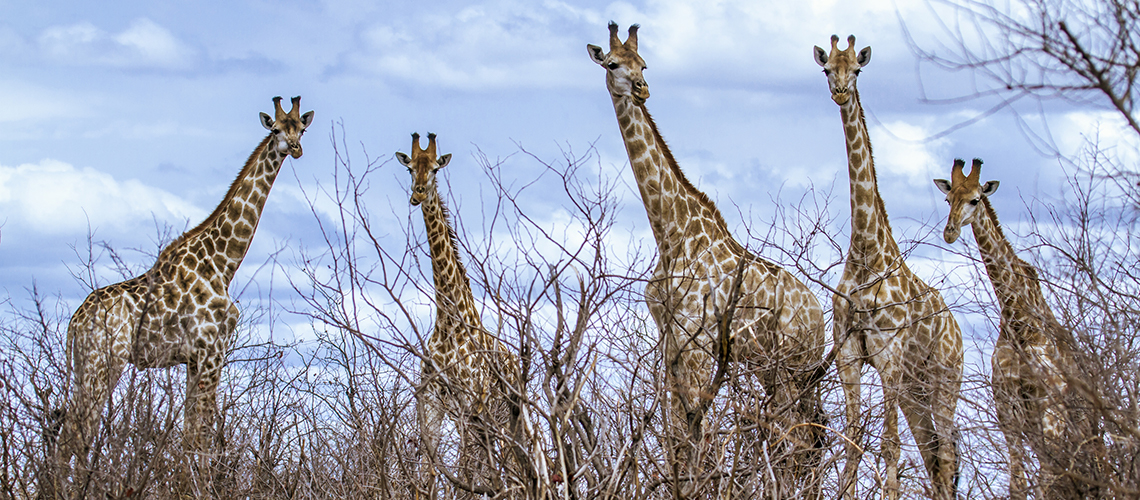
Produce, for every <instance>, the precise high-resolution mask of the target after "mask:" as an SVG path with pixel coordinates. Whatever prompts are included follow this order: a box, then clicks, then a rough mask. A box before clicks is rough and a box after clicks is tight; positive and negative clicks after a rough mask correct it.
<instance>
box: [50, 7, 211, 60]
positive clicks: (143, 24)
mask: <svg viewBox="0 0 1140 500" xmlns="http://www.w3.org/2000/svg"><path fill="white" fill-rule="evenodd" d="M36 44H37V45H38V47H39V49H40V52H41V53H42V54H43V55H44V56H45V57H47V58H49V59H53V60H55V61H57V62H62V63H66V64H74V65H79V66H108V67H113V68H129V69H160V70H175V71H177V70H187V69H191V68H192V67H193V66H194V65H195V63H196V62H197V59H198V54H197V52H196V51H195V50H194V49H193V48H191V47H189V46H188V45H186V44H185V43H183V42H181V41H179V40H178V39H177V38H176V37H175V36H174V35H173V34H172V33H171V32H170V31H169V30H167V29H166V28H164V27H162V26H160V25H158V24H157V23H155V22H154V21H151V20H150V19H146V18H139V19H136V20H134V21H132V22H131V24H130V26H128V27H127V28H126V29H125V30H123V31H122V32H119V33H108V32H106V31H104V30H102V29H100V28H98V27H97V26H95V25H94V24H91V23H89V22H81V23H76V24H71V25H65V26H52V27H49V28H47V29H45V30H44V31H43V32H42V33H41V34H40V36H39V37H38V39H37V40H36Z"/></svg>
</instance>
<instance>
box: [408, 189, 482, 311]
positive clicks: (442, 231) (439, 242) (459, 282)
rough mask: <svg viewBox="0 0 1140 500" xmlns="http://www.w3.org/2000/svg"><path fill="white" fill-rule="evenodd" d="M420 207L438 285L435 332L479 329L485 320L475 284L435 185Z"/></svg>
mask: <svg viewBox="0 0 1140 500" xmlns="http://www.w3.org/2000/svg"><path fill="white" fill-rule="evenodd" d="M420 207H421V210H423V213H424V227H425V228H426V229H427V237H428V245H429V247H430V249H431V270H432V276H433V277H434V278H433V280H434V282H435V303H436V327H435V329H436V331H437V332H438V331H447V332H450V333H452V334H454V332H461V331H465V330H466V329H464V328H458V327H460V326H462V325H463V324H466V325H467V326H468V327H472V326H474V327H476V328H477V327H479V325H480V324H481V321H480V319H479V316H478V314H476V312H475V311H476V309H475V297H474V295H473V294H472V293H471V283H470V282H469V280H468V279H467V270H466V269H464V267H463V261H462V260H460V258H459V248H458V245H457V244H456V240H455V232H454V231H452V229H451V223H450V221H449V220H448V212H447V207H446V206H444V205H443V201H442V200H440V198H439V192H438V191H437V190H436V188H435V186H432V187H431V188H430V189H428V196H427V198H426V199H425V200H424V201H423V203H421V204H420Z"/></svg>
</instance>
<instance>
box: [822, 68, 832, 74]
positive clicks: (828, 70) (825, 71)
mask: <svg viewBox="0 0 1140 500" xmlns="http://www.w3.org/2000/svg"><path fill="white" fill-rule="evenodd" d="M823 74H825V75H827V76H831V70H830V69H827V68H823Z"/></svg>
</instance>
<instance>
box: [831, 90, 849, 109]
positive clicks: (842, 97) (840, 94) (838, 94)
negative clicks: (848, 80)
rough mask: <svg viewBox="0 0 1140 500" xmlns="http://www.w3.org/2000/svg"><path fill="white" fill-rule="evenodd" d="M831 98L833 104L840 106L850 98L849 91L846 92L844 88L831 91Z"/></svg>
mask: <svg viewBox="0 0 1140 500" xmlns="http://www.w3.org/2000/svg"><path fill="white" fill-rule="evenodd" d="M831 100H833V101H835V104H838V105H840V106H842V105H844V104H847V101H849V100H851V93H850V92H847V90H846V89H844V90H837V91H835V92H832V93H831Z"/></svg>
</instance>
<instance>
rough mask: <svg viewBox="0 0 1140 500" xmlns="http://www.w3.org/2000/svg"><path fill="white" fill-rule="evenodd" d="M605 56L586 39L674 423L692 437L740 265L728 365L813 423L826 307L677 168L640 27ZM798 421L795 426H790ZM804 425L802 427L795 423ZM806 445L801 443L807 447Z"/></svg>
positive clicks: (818, 415)
mask: <svg viewBox="0 0 1140 500" xmlns="http://www.w3.org/2000/svg"><path fill="white" fill-rule="evenodd" d="M609 30H610V52H609V53H608V54H607V53H605V52H604V51H603V50H602V48H601V47H598V46H595V45H589V46H588V47H587V48H588V49H589V52H590V55H591V57H592V58H593V60H594V61H595V62H596V63H597V64H599V65H601V66H602V67H603V68H605V69H606V70H607V75H606V86H607V89H608V90H609V91H610V95H611V98H612V100H613V104H614V110H615V112H616V114H617V120H618V126H619V128H620V129H621V134H622V138H623V139H624V141H625V146H626V152H627V153H628V155H629V160H630V166H631V167H632V169H633V173H634V176H635V177H636V179H637V185H638V190H639V191H640V194H641V199H642V202H643V204H644V206H645V210H646V213H647V215H648V217H649V223H650V225H651V228H652V231H653V235H654V239H655V240H656V242H657V249H658V254H659V255H658V261H657V265H656V267H655V269H654V271H653V275H652V277H651V279H650V281H649V283H648V284H647V285H646V288H645V300H646V302H647V304H648V307H649V311H650V313H651V315H652V316H653V319H654V321H655V322H656V323H657V327H658V329H659V331H660V332H661V334H662V337H663V342H662V344H663V355H664V359H665V370H666V380H667V382H668V384H669V388H670V392H671V394H670V397H671V400H672V401H671V402H672V409H671V412H670V414H671V420H672V421H673V422H674V423H675V424H677V425H679V426H681V428H682V429H684V430H685V431H686V435H684V436H680V437H679V439H678V440H679V442H680V443H682V445H681V447H680V448H681V452H682V453H680V454H679V455H681V456H680V457H679V459H680V460H687V459H686V458H685V457H684V456H683V455H684V454H685V453H688V450H687V447H686V446H684V443H686V442H690V443H692V442H699V441H700V438H701V436H700V433H701V420H702V419H703V417H704V415H701V414H698V412H697V411H696V407H697V406H698V405H699V403H700V400H701V399H702V398H710V397H715V394H709V392H710V391H709V382H710V380H711V379H712V377H713V373H714V371H715V370H716V359H715V357H714V354H713V353H714V352H715V351H716V347H715V345H716V323H715V320H714V318H715V316H716V314H717V313H718V312H723V311H724V310H725V308H726V307H727V305H728V303H729V298H730V295H731V293H732V289H733V286H734V280H735V277H736V275H737V270H738V268H739V265H740V263H741V261H742V260H743V261H745V264H744V268H743V276H742V278H743V283H742V286H741V290H742V296H741V298H740V301H739V303H738V304H737V308H736V312H735V315H734V316H733V324H732V331H731V337H732V344H731V345H732V348H731V355H732V358H731V359H732V360H733V361H738V362H744V363H748V364H750V365H751V366H754V367H755V366H759V367H760V368H761V370H760V372H761V373H762V375H761V377H762V381H763V382H764V385H765V390H766V392H767V395H768V396H770V397H772V398H773V403H772V407H774V408H789V407H790V408H791V409H792V411H793V412H798V413H799V415H798V416H799V417H804V418H806V419H809V420H811V421H813V422H816V423H819V422H820V420H822V418H823V416H822V410H821V406H820V402H819V393H818V391H817V390H814V389H813V388H812V387H811V386H813V385H814V384H812V383H811V382H809V381H807V380H805V379H807V378H808V377H806V376H804V375H803V373H802V371H801V370H803V371H806V370H807V369H809V368H815V367H816V365H817V364H818V363H820V361H821V360H822V358H823V346H824V342H825V335H824V323H823V310H822V308H821V307H820V304H819V301H818V300H817V299H816V298H815V295H814V294H812V292H811V290H810V289H808V288H807V287H806V286H804V284H803V283H802V282H800V281H799V280H797V279H796V278H795V277H794V276H792V275H791V274H790V273H789V272H787V271H786V270H785V269H783V268H781V267H780V266H778V265H776V264H774V263H772V262H769V261H767V260H764V259H762V258H759V257H757V256H755V255H753V254H752V253H750V252H749V251H748V250H746V249H745V248H744V247H743V245H741V244H740V243H739V242H737V241H736V240H735V239H734V238H733V237H732V235H731V234H730V233H729V231H728V228H727V225H726V224H725V222H724V219H723V218H722V216H721V214H720V211H719V210H718V209H717V207H716V206H715V204H713V202H712V201H711V200H710V199H709V198H708V197H707V196H706V195H705V194H704V193H702V192H700V191H699V190H698V189H697V188H696V187H694V186H693V185H692V184H691V183H690V182H689V181H688V180H687V179H686V178H685V176H684V174H683V173H682V172H681V169H680V167H679V166H678V164H677V162H676V160H674V158H673V156H672V154H671V153H670V151H669V148H668V146H666V144H665V141H664V139H663V138H662V137H661V134H660V133H659V131H658V130H657V126H656V124H655V123H654V122H653V119H652V118H651V117H650V115H649V112H648V110H647V109H646V107H645V99H647V98H648V97H649V90H648V85H647V84H646V83H645V80H644V78H643V76H642V70H643V69H644V68H645V63H644V61H643V60H642V59H641V57H640V56H639V55H638V53H637V26H636V25H634V26H633V27H631V28H630V30H629V37H628V39H627V40H626V42H624V43H622V42H621V41H620V39H619V38H618V34H617V30H618V27H617V25H616V24H614V23H611V24H610V26H609ZM793 423H798V422H793ZM806 428H807V429H811V430H810V431H808V432H806V433H804V434H806V437H805V436H804V434H801V435H799V436H797V437H798V438H799V440H800V443H801V445H805V446H806V447H808V448H812V447H816V446H820V445H821V444H822V441H821V440H822V438H821V437H820V436H819V435H817V434H813V432H814V430H815V428H814V427H812V426H808V427H806ZM801 429H803V428H802V427H801ZM805 442H806V443H805Z"/></svg>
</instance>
